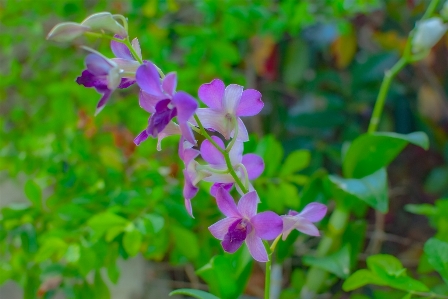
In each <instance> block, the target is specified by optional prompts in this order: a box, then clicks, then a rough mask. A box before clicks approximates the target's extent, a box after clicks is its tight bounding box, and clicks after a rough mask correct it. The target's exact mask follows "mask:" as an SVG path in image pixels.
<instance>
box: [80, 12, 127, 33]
mask: <svg viewBox="0 0 448 299" xmlns="http://www.w3.org/2000/svg"><path fill="white" fill-rule="evenodd" d="M81 25H84V26H88V27H90V28H91V29H92V30H106V31H109V32H112V33H114V34H118V35H119V36H121V37H127V36H128V33H127V32H126V29H125V28H124V27H123V26H122V25H120V23H118V22H117V21H116V20H115V19H114V17H113V16H112V14H111V13H110V12H99V13H96V14H93V15H91V16H89V17H87V18H86V19H85V20H84V21H82V23H81Z"/></svg>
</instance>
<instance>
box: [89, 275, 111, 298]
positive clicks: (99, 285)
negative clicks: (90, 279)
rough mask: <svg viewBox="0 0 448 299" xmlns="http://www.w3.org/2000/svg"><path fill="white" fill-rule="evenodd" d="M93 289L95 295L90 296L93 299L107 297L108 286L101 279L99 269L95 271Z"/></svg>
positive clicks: (108, 292)
mask: <svg viewBox="0 0 448 299" xmlns="http://www.w3.org/2000/svg"><path fill="white" fill-rule="evenodd" d="M93 291H94V293H95V295H94V296H93V297H92V298H95V299H109V298H110V291H109V288H108V286H107V285H106V283H105V282H104V280H103V277H102V276H101V272H100V271H95V282H94V285H93Z"/></svg>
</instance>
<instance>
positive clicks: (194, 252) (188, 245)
mask: <svg viewBox="0 0 448 299" xmlns="http://www.w3.org/2000/svg"><path fill="white" fill-rule="evenodd" d="M171 232H172V237H173V240H174V244H175V246H176V248H177V249H178V250H179V251H180V252H181V253H182V254H183V255H185V256H186V257H187V258H188V259H189V260H194V259H196V258H197V257H198V255H199V241H198V237H197V236H196V235H195V234H194V233H193V232H192V231H190V230H188V229H185V228H183V227H181V226H172V227H171Z"/></svg>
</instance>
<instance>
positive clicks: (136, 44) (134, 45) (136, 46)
mask: <svg viewBox="0 0 448 299" xmlns="http://www.w3.org/2000/svg"><path fill="white" fill-rule="evenodd" d="M132 48H134V50H135V53H137V56H138V57H139V58H140V59H142V50H141V48H140V43H139V42H138V39H137V38H134V39H133V40H132Z"/></svg>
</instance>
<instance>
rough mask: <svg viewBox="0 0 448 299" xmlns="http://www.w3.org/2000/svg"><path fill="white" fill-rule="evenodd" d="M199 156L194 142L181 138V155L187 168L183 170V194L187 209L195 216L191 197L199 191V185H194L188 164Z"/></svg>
mask: <svg viewBox="0 0 448 299" xmlns="http://www.w3.org/2000/svg"><path fill="white" fill-rule="evenodd" d="M197 156H199V151H198V150H196V149H193V144H191V143H190V142H188V141H187V140H185V139H184V138H181V140H180V142H179V157H180V159H181V160H182V161H183V162H184V165H185V168H184V170H183V171H182V172H183V174H184V179H185V180H184V189H183V196H184V200H185V209H186V210H187V212H188V214H189V215H190V216H191V217H193V209H192V207H191V199H192V198H193V197H195V196H196V194H197V193H198V190H199V189H198V187H196V186H195V185H193V182H192V181H191V179H190V176H189V175H188V172H187V167H188V165H189V164H190V163H191V162H192V161H193V160H194V159H195V158H196V157H197ZM193 218H194V217H193Z"/></svg>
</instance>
